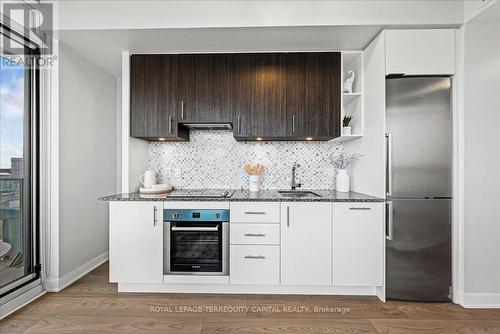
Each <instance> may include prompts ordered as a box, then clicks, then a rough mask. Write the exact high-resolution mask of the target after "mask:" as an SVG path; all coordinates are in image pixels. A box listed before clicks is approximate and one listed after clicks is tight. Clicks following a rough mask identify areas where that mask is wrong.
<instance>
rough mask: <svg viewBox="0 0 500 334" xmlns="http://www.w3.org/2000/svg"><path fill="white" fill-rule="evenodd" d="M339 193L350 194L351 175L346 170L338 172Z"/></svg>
mask: <svg viewBox="0 0 500 334" xmlns="http://www.w3.org/2000/svg"><path fill="white" fill-rule="evenodd" d="M337 191H338V192H343V193H348V192H349V174H348V173H347V170H346V169H339V170H338V172H337Z"/></svg>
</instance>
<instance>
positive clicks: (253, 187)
mask: <svg viewBox="0 0 500 334" xmlns="http://www.w3.org/2000/svg"><path fill="white" fill-rule="evenodd" d="M248 190H250V191H255V192H256V191H260V175H250V176H249V177H248Z"/></svg>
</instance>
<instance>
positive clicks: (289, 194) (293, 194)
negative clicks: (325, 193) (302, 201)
mask: <svg viewBox="0 0 500 334" xmlns="http://www.w3.org/2000/svg"><path fill="white" fill-rule="evenodd" d="M278 192H279V194H280V195H281V196H283V197H299V198H302V197H321V196H320V195H318V194H316V193H313V192H312V191H297V190H291V191H278Z"/></svg>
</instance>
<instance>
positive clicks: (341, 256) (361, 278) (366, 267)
mask: <svg viewBox="0 0 500 334" xmlns="http://www.w3.org/2000/svg"><path fill="white" fill-rule="evenodd" d="M333 212H334V224H333V226H334V227H333V284H334V285H336V286H382V285H383V283H384V241H385V233H384V204H383V203H355V202H354V203H335V204H334V209H333Z"/></svg>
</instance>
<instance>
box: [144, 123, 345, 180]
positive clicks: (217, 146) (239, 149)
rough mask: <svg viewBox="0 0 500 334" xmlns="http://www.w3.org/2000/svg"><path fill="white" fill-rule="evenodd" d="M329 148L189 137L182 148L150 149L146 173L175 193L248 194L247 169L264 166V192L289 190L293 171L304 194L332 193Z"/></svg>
mask: <svg viewBox="0 0 500 334" xmlns="http://www.w3.org/2000/svg"><path fill="white" fill-rule="evenodd" d="M335 145H336V144H335V143H332V142H237V141H236V140H235V139H234V138H233V134H232V132H231V131H209V130H198V131H191V134H190V141H189V142H186V143H151V144H150V147H149V168H150V169H152V170H154V171H156V172H157V175H158V182H161V183H171V184H172V185H173V186H174V187H176V188H184V189H200V188H213V189H225V188H231V189H234V188H237V189H240V188H244V189H246V188H248V178H247V176H246V173H244V171H243V167H244V165H245V164H247V163H249V164H252V165H254V164H257V163H260V164H262V165H264V166H265V171H264V175H263V178H262V184H261V188H262V189H289V188H290V183H291V172H292V165H293V163H294V162H297V163H298V164H300V167H299V168H298V169H297V174H296V175H297V179H298V181H299V182H301V183H302V188H305V189H332V188H334V187H335V181H334V169H333V166H332V163H331V154H332V153H333V151H334V148H335Z"/></svg>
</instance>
